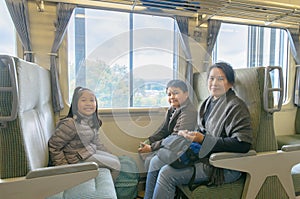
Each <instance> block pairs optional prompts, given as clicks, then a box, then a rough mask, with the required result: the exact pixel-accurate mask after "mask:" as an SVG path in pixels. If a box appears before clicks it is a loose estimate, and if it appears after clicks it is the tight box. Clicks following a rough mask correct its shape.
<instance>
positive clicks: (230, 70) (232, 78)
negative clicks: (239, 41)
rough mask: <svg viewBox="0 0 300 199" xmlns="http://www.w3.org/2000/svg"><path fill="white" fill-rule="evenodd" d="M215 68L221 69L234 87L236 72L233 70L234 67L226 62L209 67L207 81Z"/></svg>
mask: <svg viewBox="0 0 300 199" xmlns="http://www.w3.org/2000/svg"><path fill="white" fill-rule="evenodd" d="M213 68H219V69H221V70H222V71H223V72H224V74H225V76H226V79H227V81H228V82H229V83H230V84H231V85H234V83H235V73H234V70H233V68H232V66H231V65H230V64H228V63H226V62H218V63H215V64H213V65H212V66H210V67H209V69H208V72H207V79H208V78H209V73H210V71H211V70H212V69H213Z"/></svg>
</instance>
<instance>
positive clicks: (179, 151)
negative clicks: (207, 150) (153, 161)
mask: <svg viewBox="0 0 300 199" xmlns="http://www.w3.org/2000/svg"><path fill="white" fill-rule="evenodd" d="M200 148H201V145H200V144H199V143H197V142H192V141H190V140H189V139H187V138H185V137H183V136H180V135H176V134H171V135H169V136H168V137H166V138H165V139H164V140H163V141H162V143H161V148H160V149H159V150H158V152H157V154H156V155H157V156H158V158H159V159H160V160H162V161H163V162H165V163H166V164H169V165H170V166H172V167H174V168H176V169H181V168H185V167H189V166H192V165H194V164H195V162H197V161H198V160H199V157H198V153H199V151H200Z"/></svg>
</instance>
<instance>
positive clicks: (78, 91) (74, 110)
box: [66, 86, 102, 129]
mask: <svg viewBox="0 0 300 199" xmlns="http://www.w3.org/2000/svg"><path fill="white" fill-rule="evenodd" d="M83 91H89V92H91V93H93V94H94V92H93V91H92V90H90V89H88V88H83V87H80V86H79V87H77V88H75V90H74V93H73V97H72V102H71V107H70V110H69V113H68V115H67V116H66V118H68V117H71V118H75V120H76V121H78V122H80V121H81V120H82V118H83V117H82V116H81V115H80V114H79V112H78V100H79V98H80V97H81V95H82V93H83ZM94 96H95V95H94ZM95 100H96V110H95V112H94V113H93V116H92V118H93V126H92V128H96V129H99V128H100V126H101V125H102V121H101V120H100V118H99V117H98V102H97V98H96V96H95ZM74 116H75V117H74Z"/></svg>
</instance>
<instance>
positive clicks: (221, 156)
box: [209, 150, 256, 165]
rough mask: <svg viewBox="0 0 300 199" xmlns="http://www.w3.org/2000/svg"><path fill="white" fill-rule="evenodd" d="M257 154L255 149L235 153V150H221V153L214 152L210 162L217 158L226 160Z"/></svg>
mask: <svg viewBox="0 0 300 199" xmlns="http://www.w3.org/2000/svg"><path fill="white" fill-rule="evenodd" d="M252 155H256V151H255V150H250V151H248V152H247V153H233V152H220V153H213V154H211V155H210V157H209V161H210V163H212V162H213V161H217V160H224V159H229V158H240V157H245V156H252ZM212 165H213V164H212Z"/></svg>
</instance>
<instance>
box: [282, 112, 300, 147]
mask: <svg viewBox="0 0 300 199" xmlns="http://www.w3.org/2000/svg"><path fill="white" fill-rule="evenodd" d="M295 130H296V133H295V134H293V135H279V136H277V137H276V138H277V143H278V148H279V149H281V147H282V146H283V145H290V144H300V107H298V108H297V112H296V119H295Z"/></svg>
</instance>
